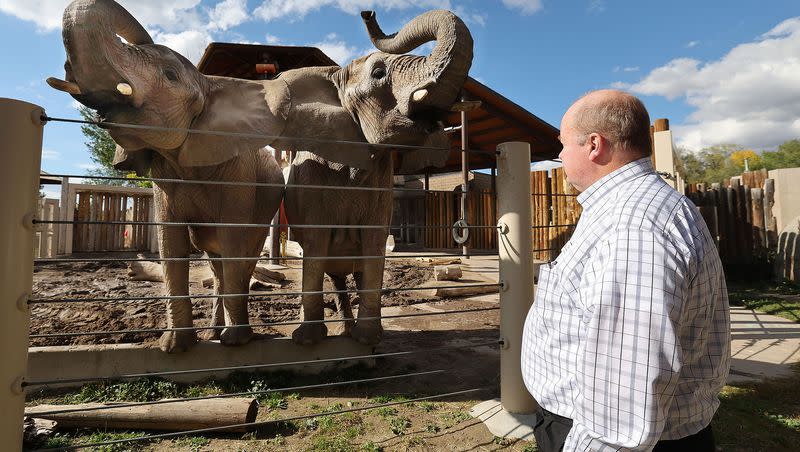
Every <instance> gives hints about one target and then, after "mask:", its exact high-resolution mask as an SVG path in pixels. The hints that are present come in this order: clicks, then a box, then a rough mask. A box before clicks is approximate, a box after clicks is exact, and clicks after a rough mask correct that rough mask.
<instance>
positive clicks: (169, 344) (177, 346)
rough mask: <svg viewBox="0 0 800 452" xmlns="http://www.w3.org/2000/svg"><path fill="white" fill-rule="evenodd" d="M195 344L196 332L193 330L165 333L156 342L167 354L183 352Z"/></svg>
mask: <svg viewBox="0 0 800 452" xmlns="http://www.w3.org/2000/svg"><path fill="white" fill-rule="evenodd" d="M196 343H197V332H196V331H194V330H181V331H165V332H164V334H162V335H161V338H160V339H159V340H158V346H159V347H160V348H161V350H162V351H165V352H167V353H179V352H185V351H187V350H189V348H191V347H192V346H193V345H194V344H196Z"/></svg>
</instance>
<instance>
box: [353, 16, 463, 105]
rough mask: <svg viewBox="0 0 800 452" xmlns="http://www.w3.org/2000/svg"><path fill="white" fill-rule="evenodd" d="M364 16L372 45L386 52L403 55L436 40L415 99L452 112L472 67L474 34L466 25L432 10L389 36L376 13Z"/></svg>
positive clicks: (423, 66) (415, 93)
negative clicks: (382, 27) (379, 22)
mask: <svg viewBox="0 0 800 452" xmlns="http://www.w3.org/2000/svg"><path fill="white" fill-rule="evenodd" d="M361 17H362V18H363V19H364V23H365V24H366V26H367V32H368V33H369V36H370V39H371V40H372V43H373V44H374V45H375V47H376V48H377V49H378V50H380V51H382V52H386V53H392V54H402V53H406V52H410V51H411V50H413V49H415V48H417V47H419V46H421V45H422V44H425V43H427V42H429V41H434V40H435V41H436V46H435V47H434V49H433V51H432V52H431V54H430V55H428V56H427V57H426V58H425V62H424V63H423V64H422V69H423V71H424V76H423V83H422V84H421V85H420V86H418V87H417V90H415V92H414V99H413V100H414V101H415V102H419V103H421V104H423V105H427V106H430V107H435V108H438V109H441V110H448V109H449V108H450V107H451V106H452V105H453V103H454V102H455V101H456V100H457V97H458V93H459V92H460V91H461V88H462V87H463V86H464V82H465V81H466V79H467V74H468V73H469V68H470V66H471V65H472V35H471V34H470V32H469V29H468V28H467V26H466V25H465V24H464V22H463V21H462V20H461V19H459V18H458V17H457V16H456V15H454V14H453V13H451V12H450V11H445V10H435V11H429V12H427V13H424V14H421V15H419V16H417V17H416V18H414V19H413V20H412V21H411V22H409V23H407V24H406V25H405V26H404V27H403V28H402V29H401V30H400V31H399V32H397V33H395V34H393V35H391V36H386V35H385V34H384V33H383V31H382V30H381V28H380V26H379V25H378V22H377V20H376V19H375V12H373V11H364V12H362V13H361ZM423 90H427V92H425V91H423Z"/></svg>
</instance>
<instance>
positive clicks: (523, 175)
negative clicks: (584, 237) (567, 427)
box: [497, 142, 536, 414]
mask: <svg viewBox="0 0 800 452" xmlns="http://www.w3.org/2000/svg"><path fill="white" fill-rule="evenodd" d="M497 150H498V152H499V155H498V156H497V214H498V216H499V218H498V225H499V232H498V250H499V255H500V264H499V266H500V281H502V282H503V284H504V286H503V288H501V290H500V338H501V340H502V341H503V346H502V348H501V350H500V402H501V403H502V405H503V409H505V410H506V411H508V412H509V413H515V414H527V413H533V412H534V411H535V410H536V402H535V401H534V400H533V397H531V395H530V393H528V390H527V389H526V388H525V384H524V383H523V381H522V370H521V369H520V350H521V348H522V329H523V326H524V323H525V317H526V315H527V314H528V310H529V309H530V307H531V304H532V303H533V252H532V249H533V248H532V246H531V176H530V172H531V171H530V162H531V148H530V145H529V144H528V143H520V142H510V143H501V144H500V145H499V146H498V147H497Z"/></svg>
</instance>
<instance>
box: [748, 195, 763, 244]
mask: <svg viewBox="0 0 800 452" xmlns="http://www.w3.org/2000/svg"><path fill="white" fill-rule="evenodd" d="M750 195H751V197H752V199H751V205H752V218H753V251H754V253H755V257H756V258H759V259H761V258H764V257H766V256H765V253H766V231H765V228H764V192H763V190H761V189H760V188H753V189H751V190H750Z"/></svg>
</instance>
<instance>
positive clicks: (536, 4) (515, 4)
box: [503, 0, 542, 14]
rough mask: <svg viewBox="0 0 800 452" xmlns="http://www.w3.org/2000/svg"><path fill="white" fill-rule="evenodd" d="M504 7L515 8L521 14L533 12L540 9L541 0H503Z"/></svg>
mask: <svg viewBox="0 0 800 452" xmlns="http://www.w3.org/2000/svg"><path fill="white" fill-rule="evenodd" d="M503 4H504V5H506V8H509V9H513V10H517V11H519V12H521V13H522V14H533V13H535V12H537V11H539V10H540V9H542V2H541V0H503Z"/></svg>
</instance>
